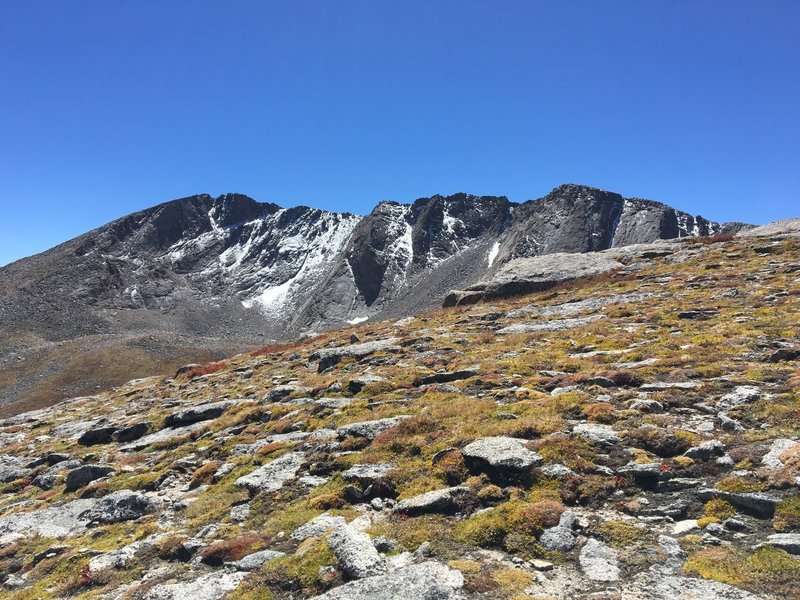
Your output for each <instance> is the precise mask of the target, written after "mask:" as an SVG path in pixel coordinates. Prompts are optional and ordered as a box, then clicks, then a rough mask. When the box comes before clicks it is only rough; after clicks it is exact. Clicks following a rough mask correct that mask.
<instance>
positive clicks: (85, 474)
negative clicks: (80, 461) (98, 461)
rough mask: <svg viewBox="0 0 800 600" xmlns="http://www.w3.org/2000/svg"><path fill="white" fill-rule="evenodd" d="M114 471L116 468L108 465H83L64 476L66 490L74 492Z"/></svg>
mask: <svg viewBox="0 0 800 600" xmlns="http://www.w3.org/2000/svg"><path fill="white" fill-rule="evenodd" d="M112 473H114V469H113V468H112V467H109V466H108V465H81V466H80V467H77V468H75V469H72V470H71V471H69V472H68V473H67V476H66V477H65V478H64V484H65V485H66V487H65V491H67V492H74V491H75V490H77V489H78V488H82V487H83V486H85V485H87V484H89V483H91V482H92V481H94V480H96V479H100V478H101V477H107V476H108V475H111V474H112Z"/></svg>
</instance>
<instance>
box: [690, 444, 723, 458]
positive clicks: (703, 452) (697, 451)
mask: <svg viewBox="0 0 800 600" xmlns="http://www.w3.org/2000/svg"><path fill="white" fill-rule="evenodd" d="M723 454H725V444H723V443H722V442H720V441H719V440H709V441H707V442H703V443H702V444H699V445H698V446H694V447H693V448H689V449H688V450H687V451H686V452H684V453H683V455H684V456H688V457H689V458H693V459H695V460H708V459H709V458H712V457H714V456H722V455H723Z"/></svg>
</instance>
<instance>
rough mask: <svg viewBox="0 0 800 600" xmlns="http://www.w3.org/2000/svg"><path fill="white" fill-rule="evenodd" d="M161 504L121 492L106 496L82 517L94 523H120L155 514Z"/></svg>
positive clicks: (140, 496) (133, 493)
mask: <svg viewBox="0 0 800 600" xmlns="http://www.w3.org/2000/svg"><path fill="white" fill-rule="evenodd" d="M160 506H161V502H160V501H159V500H158V499H156V498H152V497H150V496H146V495H144V494H141V493H139V492H134V491H131V490H119V491H118V492H113V493H112V494H109V495H108V496H105V497H103V498H101V499H100V500H98V501H97V503H96V504H95V505H94V506H93V507H92V508H90V509H89V510H87V511H85V512H84V513H82V514H81V515H80V516H81V518H82V519H85V520H87V521H89V522H93V523H120V522H122V521H131V520H133V519H138V518H139V517H143V516H145V515H148V514H150V513H153V512H155V511H156V510H158V509H159V507H160Z"/></svg>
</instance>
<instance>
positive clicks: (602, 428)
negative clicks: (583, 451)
mask: <svg viewBox="0 0 800 600" xmlns="http://www.w3.org/2000/svg"><path fill="white" fill-rule="evenodd" d="M572 432H573V433H575V434H576V435H579V436H581V437H582V438H584V439H587V440H589V441H590V442H593V443H595V444H600V445H603V446H611V445H613V444H617V443H619V442H620V437H619V434H618V433H617V432H616V431H614V428H613V427H611V425H602V424H600V423H580V424H578V425H576V426H575V427H573V428H572Z"/></svg>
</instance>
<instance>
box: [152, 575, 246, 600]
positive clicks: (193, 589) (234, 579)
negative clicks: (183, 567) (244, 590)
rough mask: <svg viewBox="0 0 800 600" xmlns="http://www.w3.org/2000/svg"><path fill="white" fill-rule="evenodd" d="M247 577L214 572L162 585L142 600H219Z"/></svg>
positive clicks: (154, 588)
mask: <svg viewBox="0 0 800 600" xmlns="http://www.w3.org/2000/svg"><path fill="white" fill-rule="evenodd" d="M245 577H247V573H242V572H238V573H225V572H219V571H215V572H213V573H208V574H207V575H203V576H202V577H199V578H197V579H195V580H194V581H184V582H180V583H163V584H161V585H157V586H155V587H153V588H152V589H150V590H148V591H147V592H146V593H145V595H144V596H143V600H189V599H190V600H219V598H222V597H223V596H224V595H225V594H227V593H228V592H230V591H233V590H235V589H236V588H237V587H239V584H240V583H242V581H244V578H245Z"/></svg>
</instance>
